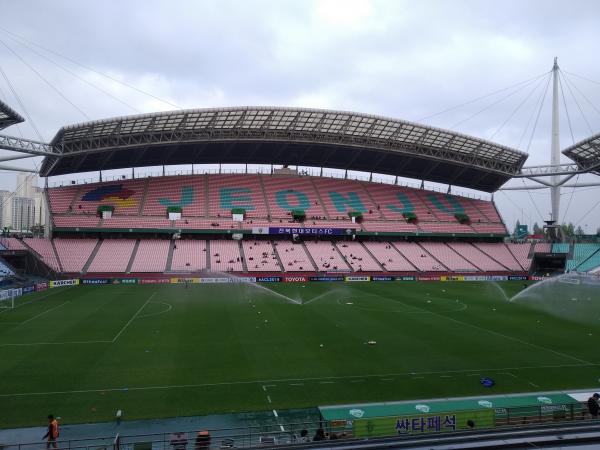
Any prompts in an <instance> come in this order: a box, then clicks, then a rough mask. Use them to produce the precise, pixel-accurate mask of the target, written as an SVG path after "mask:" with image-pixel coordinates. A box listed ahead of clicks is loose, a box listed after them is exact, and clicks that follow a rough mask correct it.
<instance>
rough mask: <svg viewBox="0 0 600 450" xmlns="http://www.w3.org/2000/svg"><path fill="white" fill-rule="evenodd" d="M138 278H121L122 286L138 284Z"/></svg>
mask: <svg viewBox="0 0 600 450" xmlns="http://www.w3.org/2000/svg"><path fill="white" fill-rule="evenodd" d="M137 283H138V279H137V278H121V284H137Z"/></svg>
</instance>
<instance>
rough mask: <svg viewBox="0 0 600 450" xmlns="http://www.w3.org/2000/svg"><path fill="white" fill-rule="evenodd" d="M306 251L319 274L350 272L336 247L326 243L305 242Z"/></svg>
mask: <svg viewBox="0 0 600 450" xmlns="http://www.w3.org/2000/svg"><path fill="white" fill-rule="evenodd" d="M305 245H306V249H307V250H308V252H309V253H310V256H311V257H312V259H313V261H314V262H315V264H316V265H317V269H318V270H319V271H320V272H350V271H351V269H350V267H349V266H348V264H346V262H345V261H344V260H343V259H342V257H341V255H340V254H339V252H338V250H337V249H336V247H335V246H334V245H333V244H332V243H331V242H327V241H316V242H315V241H306V242H305Z"/></svg>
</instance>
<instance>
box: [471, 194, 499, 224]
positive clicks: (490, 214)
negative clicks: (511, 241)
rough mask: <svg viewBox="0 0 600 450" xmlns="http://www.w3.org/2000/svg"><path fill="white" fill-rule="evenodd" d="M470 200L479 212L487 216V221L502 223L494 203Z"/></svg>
mask: <svg viewBox="0 0 600 450" xmlns="http://www.w3.org/2000/svg"><path fill="white" fill-rule="evenodd" d="M472 202H473V204H474V205H475V206H476V207H477V209H479V211H481V213H482V214H483V215H484V216H485V217H487V219H488V221H489V222H494V223H502V219H501V218H500V215H499V214H498V210H497V209H496V207H495V206H494V203H492V202H486V201H483V200H475V199H474V200H472Z"/></svg>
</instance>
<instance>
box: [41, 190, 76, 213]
mask: <svg viewBox="0 0 600 450" xmlns="http://www.w3.org/2000/svg"><path fill="white" fill-rule="evenodd" d="M79 189H81V186H65V187H57V188H52V189H48V199H49V200H50V209H51V210H52V211H53V212H54V213H66V212H68V211H69V207H70V206H71V204H72V203H73V200H74V199H75V195H76V194H77V192H79Z"/></svg>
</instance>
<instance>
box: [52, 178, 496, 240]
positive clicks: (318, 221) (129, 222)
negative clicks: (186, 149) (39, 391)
mask: <svg viewBox="0 0 600 450" xmlns="http://www.w3.org/2000/svg"><path fill="white" fill-rule="evenodd" d="M48 196H49V198H50V205H51V208H52V214H53V222H54V224H55V226H57V227H62V228H86V227H87V228H90V227H92V228H95V227H102V228H125V229H130V228H131V229H136V228H158V229H164V228H176V229H182V230H188V229H205V230H210V229H227V230H232V229H244V230H248V229H251V228H254V227H269V226H273V227H279V226H286V227H287V226H292V224H294V226H298V225H296V222H293V220H292V217H291V210H294V209H299V210H304V212H305V214H306V220H305V221H304V223H303V226H305V227H335V228H355V229H362V230H364V231H367V232H400V233H416V232H419V233H433V234H441V233H445V234H465V233H468V234H474V233H480V234H492V233H493V234H506V228H505V226H504V224H503V223H502V220H501V218H500V216H499V215H498V213H497V211H496V208H495V206H494V204H493V203H492V202H489V201H483V200H474V199H471V198H466V197H459V196H454V195H453V196H448V195H446V194H441V193H438V192H432V191H426V190H421V189H414V188H408V187H402V186H395V185H390V184H383V183H371V182H366V181H357V180H345V179H339V178H321V177H311V176H307V175H258V174H243V175H237V174H236V175H230V174H227V175H179V176H168V177H155V178H147V179H137V180H122V181H111V182H105V183H93V184H89V185H81V186H67V187H64V188H51V189H49V190H48ZM265 200H266V201H265ZM321 202H322V204H321ZM71 204H73V205H74V209H73V210H72V211H71V210H70V209H69V207H70V205H71ZM99 205H113V206H115V211H114V214H113V218H112V219H106V220H101V219H98V218H97V217H96V210H97V207H98V206H99ZM457 205H458V206H457ZM142 206H143V207H142ZM168 206H180V207H181V208H182V215H183V217H182V219H181V220H178V221H175V222H170V221H168V220H167V218H166V216H167V208H168ZM140 208H141V209H142V215H141V216H140V215H138V214H139V211H140ZM235 208H242V209H245V210H246V217H245V220H244V221H243V222H241V223H239V222H235V223H234V222H233V220H232V217H231V210H232V209H235ZM350 211H358V212H361V213H362V215H363V220H362V222H361V223H360V224H352V221H351V220H350V217H349V216H348V212H350ZM455 211H460V212H464V213H465V214H467V215H468V216H469V218H470V223H469V224H460V223H458V221H457V219H456V217H455V215H454V213H455ZM403 212H413V213H414V214H415V215H416V216H417V223H416V224H412V223H407V222H406V220H405V218H404V217H403Z"/></svg>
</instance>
